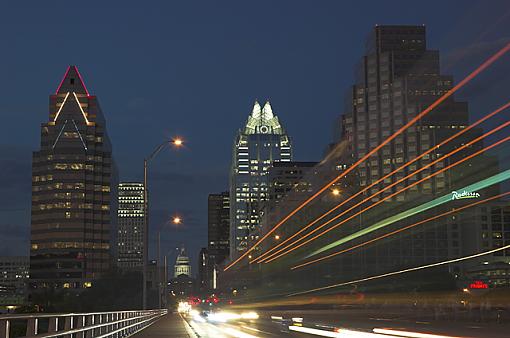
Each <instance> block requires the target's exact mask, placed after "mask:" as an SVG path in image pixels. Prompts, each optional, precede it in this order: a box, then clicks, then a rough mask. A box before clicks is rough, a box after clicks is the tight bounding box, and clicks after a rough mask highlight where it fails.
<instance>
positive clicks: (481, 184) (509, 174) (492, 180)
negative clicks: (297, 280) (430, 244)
mask: <svg viewBox="0 0 510 338" xmlns="http://www.w3.org/2000/svg"><path fill="white" fill-rule="evenodd" d="M507 139H510V136H509V137H507ZM509 178H510V169H509V170H506V171H504V172H502V173H499V174H497V175H494V176H491V177H489V178H486V179H484V180H481V181H478V182H477V183H474V184H471V185H469V186H467V187H465V188H464V189H466V190H468V189H469V190H481V189H484V188H487V187H488V186H491V185H494V184H496V183H500V182H502V181H505V180H507V179H509ZM450 201H451V197H450V194H447V195H444V196H442V197H439V198H436V199H434V200H432V201H430V202H427V203H424V204H422V205H419V206H417V207H414V208H411V209H409V210H406V211H404V212H401V213H399V214H397V215H394V216H391V217H388V218H386V219H384V220H382V221H379V222H377V223H375V224H373V225H371V226H369V227H367V228H365V229H363V230H360V231H357V232H355V233H353V234H351V235H349V236H346V237H344V238H342V239H339V240H338V241H335V242H333V243H330V244H328V245H326V246H324V247H322V248H321V249H318V250H316V251H314V252H313V253H311V254H310V255H308V256H307V258H309V257H312V256H315V255H317V254H320V253H322V252H324V251H326V250H329V249H332V248H334V247H335V246H338V245H340V244H343V243H346V242H349V241H352V240H353V239H355V238H358V237H360V236H363V235H366V234H368V233H370V232H373V231H375V230H378V229H381V228H383V227H385V226H388V225H390V224H392V223H395V222H397V221H400V220H402V219H405V218H407V217H411V216H413V215H416V214H418V213H420V212H423V211H426V210H429V209H431V208H434V207H436V206H439V205H441V204H444V203H447V202H450Z"/></svg>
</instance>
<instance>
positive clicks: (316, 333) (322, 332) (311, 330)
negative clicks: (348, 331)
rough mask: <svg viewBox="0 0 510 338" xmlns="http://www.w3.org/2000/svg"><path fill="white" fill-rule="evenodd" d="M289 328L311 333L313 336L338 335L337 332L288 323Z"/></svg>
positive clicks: (335, 337) (334, 337) (334, 336)
mask: <svg viewBox="0 0 510 338" xmlns="http://www.w3.org/2000/svg"><path fill="white" fill-rule="evenodd" d="M289 330H290V331H295V332H301V333H307V334H312V335H314V336H321V337H333V338H337V337H340V336H339V335H338V332H335V331H326V330H319V329H314V328H311V327H303V326H296V325H290V326H289Z"/></svg>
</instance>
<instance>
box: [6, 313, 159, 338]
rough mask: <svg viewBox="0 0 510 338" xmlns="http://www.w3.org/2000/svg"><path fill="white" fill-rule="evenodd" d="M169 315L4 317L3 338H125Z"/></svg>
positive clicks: (40, 315) (42, 315) (37, 315)
mask: <svg viewBox="0 0 510 338" xmlns="http://www.w3.org/2000/svg"><path fill="white" fill-rule="evenodd" d="M166 313H167V310H166V309H165V310H140V311H115V312H94V313H53V314H52V313H48V314H46V313H41V314H39V313H37V314H19V315H17V314H13V315H10V314H9V315H2V316H0V338H13V337H34V338H35V337H37V338H51V337H62V338H92V337H98V338H123V337H129V336H131V335H133V334H135V333H137V332H139V331H141V330H143V329H144V328H146V327H147V326H149V325H150V324H152V323H154V322H155V321H156V320H157V319H159V318H160V317H161V316H163V315H165V314H166ZM20 331H21V332H20ZM23 332H25V334H24V335H23Z"/></svg>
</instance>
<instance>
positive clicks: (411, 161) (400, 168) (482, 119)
mask: <svg viewBox="0 0 510 338" xmlns="http://www.w3.org/2000/svg"><path fill="white" fill-rule="evenodd" d="M509 107H510V102H507V103H506V104H504V105H503V106H501V107H499V108H498V109H496V110H494V111H493V112H491V113H489V114H487V115H485V116H484V117H482V118H481V119H479V120H478V121H476V122H474V123H472V124H470V125H469V126H467V127H466V128H464V129H461V130H460V131H459V132H457V133H456V134H454V135H452V136H450V137H449V138H447V139H446V140H444V141H442V142H441V143H439V144H438V145H436V146H434V147H432V148H430V149H428V150H427V151H425V152H423V153H422V154H420V155H419V156H417V157H415V158H413V159H412V160H410V161H408V162H406V163H404V164H403V165H401V166H400V167H398V168H397V169H395V170H393V171H392V172H390V173H388V174H386V175H385V176H383V177H382V178H380V179H378V180H377V181H375V182H373V183H371V184H370V185H368V186H366V187H365V188H363V189H362V190H360V191H358V192H357V193H355V194H354V195H352V196H350V197H349V198H347V199H345V200H343V201H342V202H340V203H339V204H337V205H336V206H335V207H334V208H332V209H330V210H329V211H327V212H326V213H324V214H322V215H321V216H320V217H318V218H316V219H315V220H313V221H312V222H310V223H308V224H307V225H306V226H304V227H303V228H301V229H300V230H299V231H297V232H296V233H294V234H293V235H292V236H290V237H289V238H286V239H285V240H283V241H282V242H280V243H278V244H277V245H275V246H274V247H272V248H270V249H268V250H267V251H265V252H263V253H261V254H260V255H259V256H257V257H255V258H254V259H253V260H251V261H250V263H259V262H261V261H262V260H263V258H264V257H266V256H267V255H269V254H270V253H271V252H273V251H274V250H276V249H278V248H279V247H281V246H282V245H284V244H285V243H287V242H289V241H290V240H292V239H293V238H295V237H296V236H299V234H301V233H302V232H303V231H306V230H307V229H309V228H310V227H311V226H313V225H314V224H316V223H317V222H319V221H320V220H322V219H323V218H325V217H326V216H328V215H329V214H331V213H332V212H334V211H335V210H337V209H338V208H340V207H341V206H343V205H345V204H346V203H348V202H349V201H351V200H353V199H354V198H356V197H357V196H359V195H361V194H362V193H364V192H365V191H368V190H369V189H370V188H372V187H373V186H375V185H377V184H379V183H381V182H383V181H384V180H385V179H387V178H389V177H391V176H393V175H394V174H395V173H397V172H399V171H400V170H403V169H405V168H406V167H408V166H410V165H411V164H413V163H414V162H416V161H418V160H420V159H421V158H423V157H424V156H426V155H428V154H430V153H431V152H433V151H434V150H436V149H438V148H440V147H442V146H443V145H445V144H447V143H449V142H450V141H452V140H454V139H455V138H457V137H459V136H461V135H462V134H464V133H466V132H467V131H469V130H471V129H473V128H474V127H476V126H477V125H479V124H481V123H483V122H485V121H486V120H488V119H489V118H491V117H493V116H494V115H497V114H499V113H500V112H502V111H504V110H506V109H508V108H509Z"/></svg>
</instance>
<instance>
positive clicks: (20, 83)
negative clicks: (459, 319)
mask: <svg viewBox="0 0 510 338" xmlns="http://www.w3.org/2000/svg"><path fill="white" fill-rule="evenodd" d="M27 8H30V10H27ZM376 24H425V25H426V26H427V43H428V47H429V48H431V49H438V50H440V52H441V62H442V67H443V70H442V72H443V73H444V74H453V75H454V76H455V79H456V80H460V79H461V78H462V77H463V76H465V75H466V74H467V72H468V71H470V70H472V69H474V68H475V67H476V66H477V65H479V64H480V63H481V61H483V60H484V59H485V58H487V57H488V56H490V55H491V54H492V53H494V52H495V51H497V50H498V48H500V47H502V46H503V45H504V44H505V43H506V42H508V41H509V40H510V7H509V6H508V1H505V0H502V1H483V0H482V1H431V0H429V1H340V0H336V1H322V0H315V1H312V0H309V1H298V0H285V1H283V0H281V1H278V0H273V1H269V0H262V1H239V0H237V1H145V2H141V1H118V2H113V1H97V2H96V1H87V2H84V3H76V2H75V3H71V2H69V1H51V2H49V1H32V2H29V1H16V2H10V3H9V4H6V3H5V2H4V3H3V6H2V9H1V11H0V36H1V41H2V49H1V54H0V74H1V76H0V93H1V94H0V115H1V117H2V128H1V132H0V168H1V169H2V174H1V175H0V189H1V192H2V193H1V194H0V216H1V217H0V243H2V244H1V245H0V255H28V252H29V228H30V196H31V156H32V151H35V150H37V149H38V147H39V142H40V125H41V123H43V122H45V121H47V120H48V96H49V95H50V94H51V93H53V92H54V91H55V89H56V88H57V86H58V84H59V82H60V80H61V78H62V76H63V75H64V72H65V71H66V68H67V66H68V65H70V64H73V65H76V66H78V68H79V70H80V72H81V75H82V76H83V79H84V81H85V84H86V85H87V88H88V90H89V91H90V93H91V94H92V95H97V97H98V98H99V101H100V103H101V106H102V109H103V112H104V115H105V117H106V119H107V129H108V133H109V136H110V138H111V141H112V144H113V149H114V156H115V158H116V161H117V166H118V168H119V174H120V179H121V180H124V181H126V180H127V181H130V180H141V179H142V172H143V171H142V169H143V166H142V165H143V158H144V157H146V156H147V155H148V154H150V153H151V152H152V150H153V149H154V148H155V147H156V146H157V145H158V144H160V143H161V142H163V141H164V140H165V139H169V138H172V137H174V136H181V137H183V138H184V140H185V142H186V147H185V149H180V150H179V151H175V150H169V149H167V150H165V151H163V152H162V153H161V154H159V156H158V157H157V159H156V160H154V161H153V162H152V164H151V169H150V174H149V177H150V179H149V182H150V183H149V184H150V185H149V187H150V191H151V200H150V202H151V205H150V218H151V227H152V229H153V231H155V230H156V229H158V228H159V227H160V226H166V227H168V229H166V230H164V235H163V238H164V244H163V245H164V248H165V249H166V250H170V249H171V248H172V247H175V246H176V245H178V244H179V243H184V244H185V246H186V247H187V248H188V250H189V251H190V253H191V257H192V260H193V269H194V272H196V257H197V255H198V251H199V250H200V247H202V246H206V244H207V195H208V194H209V193H217V192H221V191H225V190H227V189H228V173H229V167H230V158H231V155H232V143H233V140H234V137H235V134H236V131H237V130H238V129H239V128H241V127H242V126H243V124H244V123H245V121H246V119H247V117H248V115H249V113H250V111H251V108H252V105H253V102H254V100H255V99H258V100H259V101H265V100H266V99H269V100H270V101H271V103H272V106H273V110H274V112H275V114H277V115H278V117H279V118H280V121H281V122H282V124H283V126H284V127H285V128H286V129H287V131H288V134H289V135H290V136H291V137H292V141H293V147H294V159H295V160H299V161H317V160H320V159H321V157H322V156H323V155H324V150H325V148H326V146H327V145H328V143H329V142H331V141H332V140H333V138H334V136H333V130H334V129H335V128H334V127H335V125H334V124H335V123H336V121H337V119H338V117H339V116H340V115H341V114H342V110H343V102H344V94H345V92H346V91H347V90H348V89H349V86H350V85H351V84H352V83H353V81H354V80H353V74H354V69H355V66H356V64H357V62H358V61H359V60H360V58H361V57H362V55H363V54H364V46H365V40H366V37H367V36H368V34H369V32H370V30H371V29H372V28H373V26H374V25H376ZM509 61H510V58H509V56H505V60H504V62H500V63H498V64H496V65H495V67H493V68H491V69H490V70H489V71H488V72H487V73H486V74H484V75H483V76H481V77H480V78H479V79H477V81H476V82H474V83H473V84H470V85H469V86H467V87H466V88H465V90H463V91H462V92H461V93H460V95H459V97H460V98H462V99H465V100H468V101H469V104H470V112H471V113H472V115H473V116H476V115H477V114H480V113H482V112H486V111H488V110H489V109H492V108H494V107H496V106H497V105H501V104H502V103H504V102H505V101H506V100H508V99H510V95H509V94H508V88H510V83H509V80H508V76H506V78H505V76H503V74H506V75H507V74H508V73H509V72H510V67H509V64H510V62H509ZM174 214H179V215H181V216H182V218H183V220H184V224H183V225H182V226H180V228H175V227H171V226H168V225H164V224H165V222H166V221H167V220H168V219H169V218H170V217H171V216H172V215H174ZM154 244H155V243H154V242H152V249H153V248H154V247H155V245H154ZM174 258H175V256H172V258H171V259H172V260H173V259H174Z"/></svg>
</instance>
